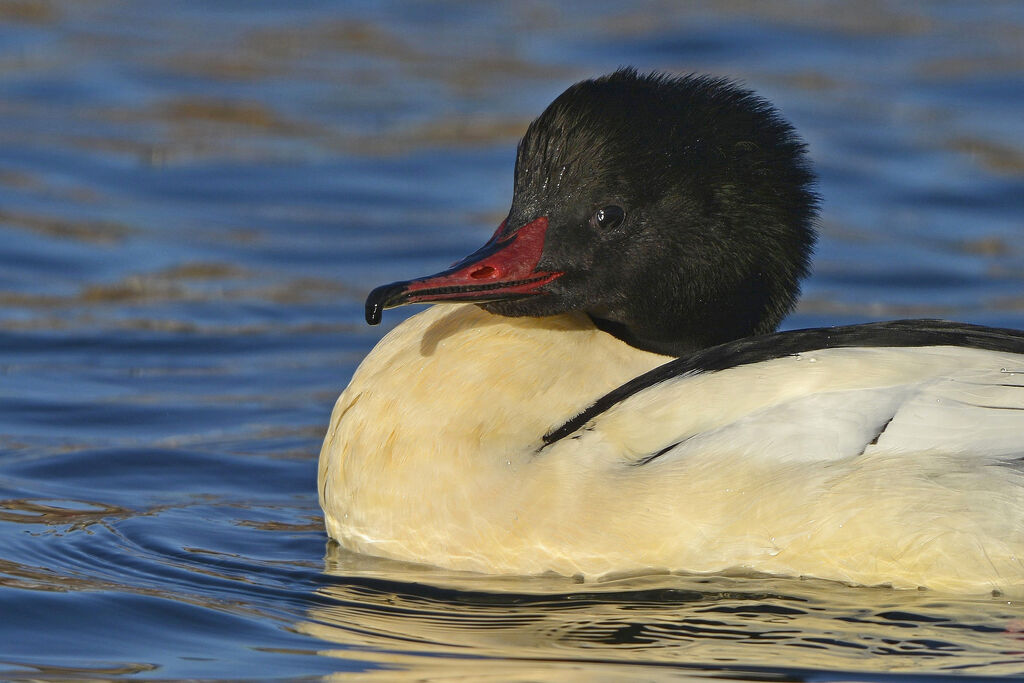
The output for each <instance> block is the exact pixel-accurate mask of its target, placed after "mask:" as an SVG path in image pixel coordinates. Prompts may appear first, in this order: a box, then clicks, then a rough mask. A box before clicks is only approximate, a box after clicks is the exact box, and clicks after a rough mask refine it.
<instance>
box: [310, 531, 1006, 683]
mask: <svg viewBox="0 0 1024 683" xmlns="http://www.w3.org/2000/svg"><path fill="white" fill-rule="evenodd" d="M327 574H328V575H329V576H331V577H332V578H333V580H332V581H331V582H330V583H328V584H326V585H324V586H321V587H320V588H319V589H318V590H317V595H318V596H321V597H324V598H327V600H326V601H325V602H324V603H323V604H322V605H318V606H317V607H314V608H312V609H311V610H310V611H309V620H308V621H307V622H304V623H301V624H300V625H299V626H298V629H299V630H300V631H302V632H303V633H309V634H311V635H315V636H317V637H319V638H322V639H324V640H327V641H331V642H334V643H337V644H338V645H339V646H341V647H340V648H339V649H337V650H334V651H333V652H331V654H333V655H335V656H339V657H344V658H348V659H359V660H362V661H366V662H373V663H377V664H384V665H388V666H400V667H410V666H411V667H414V668H416V669H417V670H419V669H420V667H421V666H423V665H426V666H427V667H428V670H429V671H431V673H432V675H435V676H440V677H444V676H448V675H451V676H456V675H461V674H466V673H468V672H471V671H472V670H473V669H474V667H477V666H479V664H478V663H474V662H473V661H472V660H470V661H469V662H467V661H466V660H465V659H464V658H465V657H466V656H467V655H470V656H472V657H474V658H476V657H485V658H495V659H500V660H506V661H505V662H504V663H503V664H502V665H501V666H500V667H499V668H498V669H496V670H495V674H496V675H499V676H505V675H510V676H521V675H525V676H529V675H530V673H531V672H537V671H541V670H543V667H544V666H546V665H547V663H549V662H553V661H557V662H560V663H561V664H562V665H564V666H565V667H566V669H567V670H569V671H575V672H593V673H598V672H601V671H605V668H604V667H605V665H606V664H615V665H619V666H627V665H630V666H632V667H634V669H632V670H630V669H611V670H608V674H609V675H628V676H630V677H634V676H641V677H657V678H661V677H663V676H664V675H665V674H666V673H668V672H671V673H673V674H679V675H684V674H685V675H696V674H698V673H700V672H708V671H718V672H720V673H725V674H727V675H728V676H730V677H737V676H739V677H749V678H754V679H759V680H760V679H764V680H779V679H780V677H785V678H786V679H787V680H789V679H791V678H792V677H801V676H805V675H808V674H809V673H810V672H815V671H817V672H822V671H836V672H841V671H858V672H861V674H862V675H864V674H868V673H869V672H875V673H882V672H915V673H923V672H944V673H958V674H974V675H977V674H989V675H1001V674H1008V673H1019V672H1020V671H1021V668H1022V666H1024V640H1021V638H1022V637H1024V635H1022V634H1021V633H1019V632H1018V631H1019V629H1020V627H1021V622H1019V621H1018V619H1019V615H1020V612H1019V610H1018V609H1016V608H1015V607H1014V606H1013V605H1011V604H1009V603H1007V602H1005V601H1002V600H999V599H997V598H992V599H959V598H953V599H951V598H949V597H948V596H938V595H935V594H931V593H928V592H926V591H893V590H889V589H879V588H876V589H863V588H854V587H848V586H843V585H840V584H835V583H832V582H825V581H810V580H798V579H779V578H769V577H762V578H752V577H722V576H713V577H694V576H689V577H688V576H669V575H665V576H647V577H635V578H623V579H618V580H614V581H607V582H602V583H597V584H581V583H577V582H574V581H572V580H571V579H565V578H561V577H537V578H530V579H522V578H512V577H508V578H495V577H484V576H478V575H473V574H456V573H450V572H444V571H442V570H435V569H430V568H424V567H416V566H412V565H404V564H401V563H397V562H390V561H386V560H374V559H372V558H365V557H358V556H355V555H352V554H351V553H348V552H347V551H344V550H341V549H340V548H339V547H338V546H337V545H336V544H334V543H331V544H330V547H329V550H328V556H327ZM438 656H443V657H444V658H443V659H440V660H431V659H430V658H433V657H438ZM424 660H427V662H426V663H425V662H424ZM508 660H512V661H508ZM641 665H642V666H641ZM487 666H488V667H489V666H490V664H489V663H488V665H487ZM643 667H647V668H646V669H645V668H643ZM667 667H670V668H667ZM819 677H820V673H819ZM826 678H827V677H826Z"/></svg>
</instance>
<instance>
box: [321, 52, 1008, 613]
mask: <svg viewBox="0 0 1024 683" xmlns="http://www.w3.org/2000/svg"><path fill="white" fill-rule="evenodd" d="M818 210H819V198H818V195H817V190H816V185H815V175H814V171H813V169H812V166H811V163H810V161H809V159H808V155H807V149H806V145H805V143H804V142H803V141H802V140H801V139H800V137H799V136H798V134H797V133H796V131H795V130H794V128H793V127H792V126H791V125H790V124H789V123H788V122H787V121H786V120H785V119H784V118H783V116H782V115H781V114H780V113H779V111H778V110H777V109H776V108H775V107H774V106H773V105H772V104H771V103H769V102H768V101H767V100H766V99H764V98H762V97H761V96H759V95H757V94H755V93H754V92H752V91H750V90H748V89H746V88H745V87H744V86H742V85H740V84H738V83H736V82H734V81H732V80H729V79H726V78H719V77H713V76H707V75H697V74H690V75H673V74H667V73H664V72H650V73H642V72H639V71H637V70H636V69H633V68H623V69H619V70H617V71H615V72H613V73H610V74H607V75H604V76H601V77H598V78H593V79H588V80H584V81H581V82H579V83H576V84H575V85H572V86H571V87H569V88H568V89H567V90H566V91H565V92H563V93H562V94H561V95H560V96H558V97H557V98H556V99H555V100H554V101H553V102H552V103H551V104H550V105H549V106H548V107H547V109H545V110H544V112H543V113H541V115H540V116H539V117H538V118H536V119H535V120H534V121H533V122H532V123H530V125H529V126H528V128H527V129H526V132H525V134H524V136H523V138H522V139H521V141H520V142H519V144H518V148H517V154H516V161H515V171H514V193H513V199H512V204H511V208H510V210H509V212H508V214H507V217H506V218H505V220H504V221H502V222H501V224H500V225H499V227H498V228H497V230H496V231H495V232H494V234H493V235H492V236H491V238H490V239H489V240H488V241H487V242H486V243H485V244H484V246H483V247H481V248H480V249H478V250H477V251H475V252H473V253H472V254H470V255H469V256H467V257H465V258H464V259H462V260H460V261H458V262H456V263H455V264H454V265H452V266H451V267H449V268H447V269H445V270H443V271H441V272H439V273H436V274H434V275H429V276H426V277H418V278H415V279H410V280H405V281H401V282H396V283H391V284H387V285H383V286H380V287H377V288H376V289H373V291H372V292H370V294H369V296H368V298H367V300H366V319H367V322H368V323H370V324H371V325H372V324H377V323H379V322H380V321H381V319H382V315H383V311H384V310H386V309H390V308H394V307H397V306H403V305H408V304H432V305H431V306H429V307H428V308H426V309H425V310H423V311H421V312H419V313H416V314H415V315H413V316H411V317H409V318H408V319H406V320H405V321H404V322H402V323H400V324H398V325H397V326H395V327H394V328H393V329H392V330H391V331H390V332H388V333H387V334H386V335H385V336H384V337H383V338H382V339H381V340H380V342H379V343H378V344H377V345H376V346H375V347H374V348H373V350H372V351H371V352H370V353H369V354H368V355H367V356H366V357H365V359H364V360H363V361H362V363H361V364H360V365H359V367H358V368H357V369H356V371H355V373H354V374H353V376H352V378H351V381H350V382H349V384H348V386H347V387H346V388H345V389H344V391H343V392H342V393H341V395H340V396H339V398H338V400H337V402H336V404H335V406H334V409H333V412H332V414H331V417H330V422H329V426H328V429H327V433H326V436H325V438H324V442H323V446H322V449H321V452H320V460H319V473H318V488H319V499H320V504H321V507H322V508H323V513H324V521H325V526H326V530H327V533H328V535H329V536H330V537H331V538H332V539H334V540H335V541H336V542H337V543H338V544H340V545H341V546H342V547H343V548H345V549H348V550H350V551H353V552H356V553H363V554H368V555H374V556H380V557H387V558H391V559H396V560H401V561H406V562H415V563H422V564H428V565H435V566H438V567H442V568H445V569H449V570H453V571H470V572H479V573H487V574H504V575H522V576H529V575H538V574H557V575H564V576H567V577H574V578H576V579H577V580H584V581H596V580H606V579H609V578H614V577H622V576H632V575H639V574H645V573H662V572H670V573H680V574H688V575H689V574H694V575H700V574H726V573H727V574H737V575H746V574H749V575H757V576H763V575H770V576H779V577H813V578H815V579H824V580H831V581H838V582H843V583H846V584H852V585H862V586H884V587H889V588H892V589H929V590H935V591H942V592H950V593H960V594H992V593H997V594H1000V595H1011V596H1012V595H1021V594H1024V332H1021V331H1018V330H1012V329H999V328H992V327H984V326H979V325H972V324H966V323H957V322H950V321H941V320H898V321H883V322H873V323H865V324H857V325H845V326H836V327H825V328H816V329H798V330H787V331H778V328H779V325H780V323H781V322H782V321H783V319H784V318H785V316H786V315H787V314H788V313H789V312H791V310H792V309H793V308H794V305H795V303H796V301H797V298H798V295H799V291H800V283H801V281H802V280H803V279H804V278H805V277H806V276H807V274H808V272H809V269H810V261H811V254H812V252H813V248H814V244H815V241H816V237H817V227H816V224H817V220H818Z"/></svg>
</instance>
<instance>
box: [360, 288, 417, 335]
mask: <svg viewBox="0 0 1024 683" xmlns="http://www.w3.org/2000/svg"><path fill="white" fill-rule="evenodd" d="M407 284H408V283H407V282H392V283H391V284H390V285H381V286H380V287H377V288H376V289H374V290H373V291H372V292H370V294H369V296H367V297H366V322H367V323H369V324H370V325H379V324H380V320H381V317H382V314H383V313H384V309H385V308H394V307H395V306H400V305H401V304H402V303H403V301H402V294H404V293H405V286H406V285H407Z"/></svg>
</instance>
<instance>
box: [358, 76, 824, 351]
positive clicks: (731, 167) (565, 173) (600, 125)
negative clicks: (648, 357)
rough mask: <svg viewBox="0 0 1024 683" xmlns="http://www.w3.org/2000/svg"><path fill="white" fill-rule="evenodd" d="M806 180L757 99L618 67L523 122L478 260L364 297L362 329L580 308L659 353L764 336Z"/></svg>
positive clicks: (806, 207) (806, 241) (794, 247)
mask: <svg viewBox="0 0 1024 683" xmlns="http://www.w3.org/2000/svg"><path fill="white" fill-rule="evenodd" d="M812 185H813V174H812V172H811V169H810V166H809V164H808V162H807V160H806V158H805V155H804V146H803V144H802V142H801V141H800V140H799V139H798V137H797V136H796V133H795V132H794V130H793V128H792V127H791V126H790V125H789V124H788V123H786V122H785V121H784V120H783V119H782V118H781V117H780V116H779V114H778V113H777V112H776V111H775V110H774V108H772V106H771V105H770V104H769V103H768V102H767V101H765V100H763V99H761V98H759V97H758V96H756V95H754V94H753V93H751V92H750V91H747V90H744V89H741V88H739V87H738V86H736V85H735V84H733V83H731V82H729V81H727V80H723V79H716V78H710V77H703V76H687V77H682V78H675V77H670V76H666V75H662V74H638V73H637V72H636V71H635V70H632V69H622V70H619V71H616V72H615V73H613V74H611V75H608V76H604V77H602V78H598V79H595V80H588V81H583V82H581V83H577V84H576V85H574V86H572V87H571V88H569V89H568V90H566V91H565V92H564V93H562V95H560V96H559V97H558V98H557V99H556V100H555V101H554V102H553V103H552V104H551V105H550V106H549V107H548V108H547V109H546V110H545V111H544V113H543V114H541V115H540V117H539V118H537V119H536V120H535V121H534V122H533V123H532V124H530V127H529V128H528V129H527V131H526V135H525V136H524V137H523V139H522V141H521V142H520V144H519V151H518V156H517V159H516V172H515V195H514V197H513V200H512V208H511V210H510V211H509V215H508V218H507V219H506V220H505V222H504V223H502V225H501V227H499V229H498V231H497V232H496V233H495V234H494V236H493V237H492V238H491V240H490V241H489V242H488V243H487V244H486V245H485V246H484V247H483V248H482V249H480V250H479V251H477V252H475V253H474V254H472V255H470V256H469V257H467V258H466V259H464V260H463V261H462V262H460V263H459V264H457V265H456V266H454V267H453V268H451V269H449V270H447V271H445V272H443V273H439V274H438V275H435V276H431V277H428V278H422V279H419V280H413V281H408V282H400V283H395V284H393V285H386V286H384V287H379V288H377V289H376V290H374V292H372V293H371V295H370V298H369V299H368V300H367V316H368V320H371V318H376V319H378V320H379V315H380V310H381V309H382V308H388V307H391V306H393V305H401V304H403V303H414V302H418V301H445V300H453V301H455V300H457V301H477V302H480V303H481V305H483V306H484V307H485V308H486V309H487V310H489V311H491V312H494V313H499V314H502V315H508V316H543V315H553V314H556V313H563V312H566V311H583V312H586V313H587V314H589V315H590V317H591V318H592V319H593V320H594V321H595V323H596V324H597V325H598V326H599V327H601V329H604V330H606V331H608V332H610V333H612V334H615V335H616V336H618V337H620V338H622V339H624V340H625V341H627V342H629V343H631V344H633V345H634V346H637V347H639V348H643V349H647V350H651V351H657V352H660V353H666V354H671V355H680V354H682V353H686V352H688V351H692V350H694V349H697V348H702V347H706V346H711V345H713V344H718V343H721V342H725V341H729V340H732V339H737V338H740V337H744V336H749V335H751V334H760V333H767V332H771V331H772V330H774V329H775V328H776V327H777V325H778V324H779V322H780V321H781V320H782V318H783V317H784V316H785V315H786V314H787V313H788V312H789V311H790V310H791V309H792V307H793V305H794V304H795V302H796V298H797V295H798V293H799V282H800V279H801V278H802V277H804V275H806V273H807V270H808V262H809V259H810V254H811V250H812V247H813V244H814V240H815V233H814V228H813V223H814V219H815V216H816V213H817V211H816V208H817V202H816V197H815V194H814V192H813V189H812ZM371 322H373V320H371Z"/></svg>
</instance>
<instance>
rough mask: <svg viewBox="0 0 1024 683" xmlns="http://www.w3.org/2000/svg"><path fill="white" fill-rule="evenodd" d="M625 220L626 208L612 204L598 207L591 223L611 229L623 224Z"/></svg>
mask: <svg viewBox="0 0 1024 683" xmlns="http://www.w3.org/2000/svg"><path fill="white" fill-rule="evenodd" d="M624 220H626V210H625V209H623V208H622V207H621V206H615V205H612V206H605V207H602V208H600V209H598V210H597V212H596V213H594V215H593V216H591V217H590V224H591V225H592V226H594V227H595V228H599V229H601V230H611V229H612V228H617V227H619V226H620V225H622V221H624Z"/></svg>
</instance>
